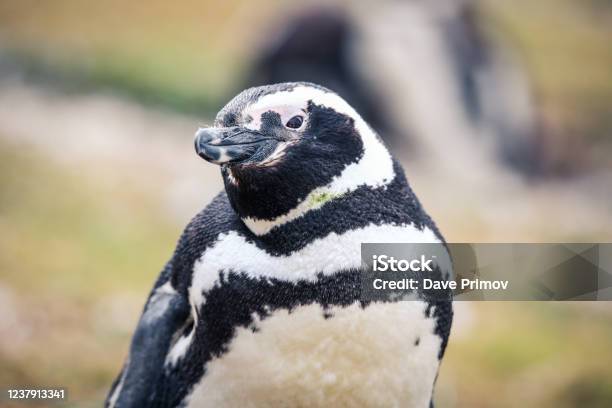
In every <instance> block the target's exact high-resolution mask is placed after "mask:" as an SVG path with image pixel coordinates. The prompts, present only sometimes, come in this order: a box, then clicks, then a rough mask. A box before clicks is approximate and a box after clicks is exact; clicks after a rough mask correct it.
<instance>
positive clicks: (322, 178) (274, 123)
mask: <svg viewBox="0 0 612 408" xmlns="http://www.w3.org/2000/svg"><path fill="white" fill-rule="evenodd" d="M195 149H196V152H197V153H198V155H199V156H201V157H202V158H204V159H205V160H207V161H209V162H211V163H215V164H218V165H220V166H221V173H222V175H223V179H224V183H225V189H226V191H227V194H228V197H229V199H230V202H231V204H232V206H233V207H234V209H235V210H236V212H237V213H238V214H239V215H240V216H241V218H242V219H243V220H244V221H245V223H246V224H247V226H249V227H250V228H251V230H253V231H254V232H255V233H258V234H263V233H266V232H267V231H269V230H270V229H271V228H273V227H274V226H276V225H278V223H275V220H277V219H279V218H282V219H283V220H284V221H287V220H288V219H289V218H291V217H292V215H291V214H294V215H296V214H297V216H299V215H300V214H302V213H304V212H305V211H308V210H310V209H313V208H314V207H317V206H320V204H322V202H323V203H324V202H325V201H329V200H330V199H333V198H334V197H337V196H339V195H342V194H344V193H345V192H347V191H350V190H352V189H356V188H357V187H359V186H360V185H377V184H384V183H387V182H389V181H390V180H391V179H392V178H393V175H394V173H393V165H392V160H391V156H390V155H389V153H388V151H387V149H386V148H385V146H384V145H383V144H382V142H381V141H380V139H379V138H378V137H377V136H376V134H375V133H374V132H373V131H372V129H370V127H369V126H368V125H367V124H366V123H365V122H364V121H363V119H362V118H361V117H360V116H359V114H358V113H357V112H355V110H354V109H353V108H352V107H351V106H350V105H349V104H348V103H347V102H346V101H344V100H343V99H342V98H341V97H340V96H338V95H337V94H336V93H334V92H332V91H330V90H328V89H325V88H323V87H321V86H318V85H315V84H310V83H301V82H299V83H283V84H275V85H267V86H260V87H256V88H250V89H247V90H245V91H243V92H241V93H240V94H239V95H237V96H236V97H235V98H234V99H232V100H231V101H230V102H229V103H228V104H227V105H226V106H225V107H224V108H223V109H221V111H220V112H219V114H218V115H217V117H216V119H215V122H214V125H213V126H212V127H208V128H200V129H198V131H197V133H196V137H195ZM310 202H312V205H310V204H309V203H310ZM262 224H265V225H266V226H265V227H262Z"/></svg>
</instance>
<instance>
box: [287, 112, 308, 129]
mask: <svg viewBox="0 0 612 408" xmlns="http://www.w3.org/2000/svg"><path fill="white" fill-rule="evenodd" d="M302 123H304V118H303V117H302V116H300V115H296V116H294V117H292V118H291V119H289V120H288V121H287V123H285V126H287V127H288V128H289V129H299V128H301V127H302Z"/></svg>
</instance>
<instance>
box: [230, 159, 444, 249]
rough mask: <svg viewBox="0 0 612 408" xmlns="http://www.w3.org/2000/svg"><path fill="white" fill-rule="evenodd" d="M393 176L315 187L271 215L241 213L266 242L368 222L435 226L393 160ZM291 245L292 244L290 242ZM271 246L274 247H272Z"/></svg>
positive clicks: (293, 239)
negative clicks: (339, 187) (351, 185)
mask: <svg viewBox="0 0 612 408" xmlns="http://www.w3.org/2000/svg"><path fill="white" fill-rule="evenodd" d="M394 172H395V177H393V178H392V179H391V180H389V182H388V183H386V184H384V185H381V186H369V185H366V184H361V185H360V186H359V187H357V188H355V189H352V190H348V191H345V192H343V193H337V192H334V191H333V190H331V189H330V188H329V186H324V187H321V188H317V189H315V190H314V191H312V192H311V193H310V194H308V195H307V197H306V199H304V200H301V201H300V202H299V204H298V205H297V206H296V207H294V208H293V209H292V210H290V211H289V212H287V213H285V214H283V215H280V216H278V217H276V218H274V219H267V220H261V219H259V220H258V219H254V218H250V217H241V219H242V221H243V222H244V224H245V226H246V227H247V228H248V229H249V230H250V231H251V232H252V233H253V234H254V235H255V236H256V237H257V238H258V239H260V240H261V241H262V242H264V243H266V244H267V245H269V246H274V245H277V244H278V243H279V242H280V245H282V246H287V242H291V243H296V244H295V245H296V246H300V244H299V243H300V242H301V241H303V240H311V239H316V238H318V237H323V236H326V235H328V234H330V233H332V232H333V233H336V234H341V233H343V232H344V231H348V230H352V229H359V228H364V227H366V226H368V225H372V224H375V225H385V224H386V225H406V224H411V225H413V226H415V227H417V228H419V229H422V228H423V227H429V228H431V229H432V230H434V231H436V229H435V226H434V225H433V223H432V222H431V220H430V219H429V217H428V216H427V214H426V213H425V212H424V210H423V209H422V207H421V205H420V203H419V201H418V199H417V198H416V196H415V195H414V193H413V192H412V190H411V189H410V187H409V186H408V182H407V180H406V178H405V176H404V173H403V170H402V168H401V166H400V165H399V164H398V163H397V162H395V163H394ZM291 245H293V244H291ZM271 249H273V248H271Z"/></svg>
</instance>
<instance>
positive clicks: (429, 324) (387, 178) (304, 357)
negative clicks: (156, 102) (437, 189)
mask: <svg viewBox="0 0 612 408" xmlns="http://www.w3.org/2000/svg"><path fill="white" fill-rule="evenodd" d="M195 143H196V150H197V152H198V154H199V155H200V156H202V157H203V158H205V159H206V160H208V161H211V162H214V163H217V164H220V165H221V171H222V175H223V179H224V182H225V190H226V191H225V192H222V193H220V194H219V195H218V196H217V197H216V198H215V199H214V200H213V201H212V202H211V203H210V205H209V206H208V207H206V208H205V209H204V210H203V211H202V212H201V213H200V214H198V215H197V216H196V217H195V218H194V219H193V220H192V221H191V222H190V224H189V225H188V226H187V228H186V229H185V231H184V233H183V235H182V237H181V239H180V241H179V243H178V245H177V248H176V251H175V253H174V255H173V256H172V258H171V260H170V261H169V262H168V264H167V265H166V267H165V268H164V270H163V272H162V273H161V276H160V277H159V279H158V281H157V283H156V284H155V287H154V289H153V291H152V293H151V295H150V297H149V300H148V302H147V304H146V306H145V310H144V312H143V315H142V317H141V319H140V322H139V324H138V327H137V329H136V332H135V334H134V338H133V340H132V345H131V349H130V354H129V356H128V358H127V360H126V363H125V365H124V368H123V370H122V372H121V374H120V375H119V376H118V378H117V380H116V381H115V383H114V384H113V387H112V389H111V391H110V393H109V397H108V400H107V404H108V406H114V407H132V406H159V407H162V406H163V407H166V406H204V407H209V406H210V407H234V406H240V407H242V406H248V407H258V406H330V405H335V406H416V407H421V406H423V407H424V406H429V404H430V402H431V398H432V392H433V386H434V382H435V378H436V375H437V372H438V367H439V362H440V359H441V358H442V356H443V354H444V350H445V347H446V343H447V340H448V336H449V332H450V326H451V321H452V307H451V303H450V302H437V303H428V302H424V301H401V302H362V301H361V299H360V274H359V268H360V267H361V258H360V244H361V243H362V242H419V243H420V242H444V241H443V238H442V236H441V235H440V233H439V232H438V230H437V228H436V226H435V224H434V223H433V221H432V220H431V219H430V217H429V216H428V215H427V214H426V213H425V211H424V210H423V208H422V207H421V205H420V203H419V201H418V200H417V198H416V196H415V195H414V193H413V192H412V190H411V189H410V187H409V185H408V183H407V181H406V178H405V176H404V174H403V171H402V168H401V166H400V165H399V164H398V162H396V161H395V160H394V159H393V158H392V156H391V155H390V154H389V152H388V150H387V149H386V147H385V146H384V144H383V143H382V142H381V141H380V139H379V138H378V136H377V135H376V134H375V132H374V131H373V130H372V129H371V128H370V127H369V126H368V125H367V124H366V123H365V122H364V121H363V119H362V118H361V117H360V116H359V115H358V114H357V113H356V112H355V111H354V110H353V108H352V107H351V106H350V105H348V104H347V103H346V102H345V101H344V100H343V99H341V98H340V97H339V96H338V95H337V94H335V93H333V92H331V91H329V90H327V89H325V88H322V87H320V86H317V85H313V84H309V83H286V84H278V85H270V86H263V87H258V88H251V89H248V90H246V91H244V92H242V93H241V94H239V95H238V96H237V97H235V98H234V99H233V100H232V101H231V102H230V103H229V104H228V105H227V106H225V107H224V108H223V109H222V110H221V112H219V114H218V115H217V119H216V121H215V125H214V127H212V128H206V129H200V130H199V131H198V133H197V134H196V140H195Z"/></svg>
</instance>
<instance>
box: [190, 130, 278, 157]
mask: <svg viewBox="0 0 612 408" xmlns="http://www.w3.org/2000/svg"><path fill="white" fill-rule="evenodd" d="M268 141H269V138H267V137H265V136H264V135H262V134H261V133H259V132H257V131H253V130H250V129H245V128H242V127H238V126H236V127H228V128H222V127H212V128H200V129H198V131H197V132H196V134H195V150H196V153H197V154H198V155H199V156H200V157H202V158H203V159H204V160H206V161H209V162H211V163H215V164H225V163H240V162H243V161H245V160H248V159H249V158H251V157H253V156H254V155H255V154H256V153H257V152H258V151H259V150H260V149H261V148H262V147H263V145H264V144H266V143H267V142H268Z"/></svg>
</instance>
